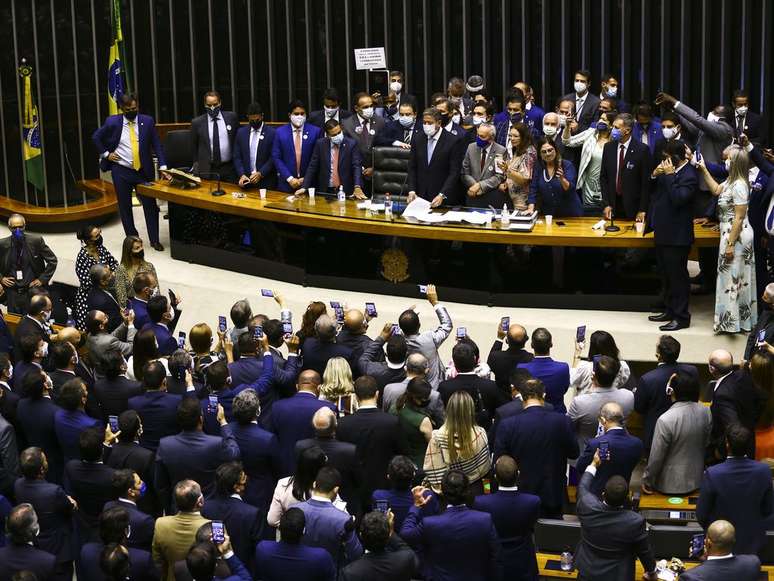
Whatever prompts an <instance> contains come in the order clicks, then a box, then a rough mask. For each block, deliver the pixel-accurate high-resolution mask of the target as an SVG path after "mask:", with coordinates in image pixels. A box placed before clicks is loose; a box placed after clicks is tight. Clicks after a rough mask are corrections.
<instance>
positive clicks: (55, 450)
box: [17, 397, 64, 483]
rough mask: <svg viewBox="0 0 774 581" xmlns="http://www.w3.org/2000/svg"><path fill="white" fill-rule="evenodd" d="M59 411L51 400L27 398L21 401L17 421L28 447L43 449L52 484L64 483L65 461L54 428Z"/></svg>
mask: <svg viewBox="0 0 774 581" xmlns="http://www.w3.org/2000/svg"><path fill="white" fill-rule="evenodd" d="M58 409H59V406H57V405H56V404H55V403H54V402H53V401H52V400H51V399H49V398H45V397H44V398H41V399H30V398H27V397H25V398H22V399H21V400H19V407H18V408H17V419H18V422H19V426H20V427H21V430H22V432H23V433H24V439H25V441H26V442H27V445H28V446H37V447H38V448H43V451H44V452H45V453H46V458H48V477H49V479H50V480H51V481H52V482H57V483H60V482H62V471H63V470H64V460H63V459H62V449H61V447H60V445H59V438H58V437H57V433H56V429H55V428H54V417H55V416H56V412H57V410H58Z"/></svg>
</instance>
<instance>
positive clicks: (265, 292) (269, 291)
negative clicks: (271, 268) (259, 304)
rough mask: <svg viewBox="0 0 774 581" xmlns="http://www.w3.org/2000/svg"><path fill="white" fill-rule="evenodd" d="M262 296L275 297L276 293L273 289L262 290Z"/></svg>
mask: <svg viewBox="0 0 774 581" xmlns="http://www.w3.org/2000/svg"><path fill="white" fill-rule="evenodd" d="M261 296H262V297H273V296H274V292H273V291H272V290H271V289H268V288H262V289H261Z"/></svg>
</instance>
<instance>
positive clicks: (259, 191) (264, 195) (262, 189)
mask: <svg viewBox="0 0 774 581" xmlns="http://www.w3.org/2000/svg"><path fill="white" fill-rule="evenodd" d="M258 193H259V194H260V195H261V199H262V200H265V199H266V188H261V189H260V190H258Z"/></svg>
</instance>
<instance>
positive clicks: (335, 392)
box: [320, 357, 357, 416]
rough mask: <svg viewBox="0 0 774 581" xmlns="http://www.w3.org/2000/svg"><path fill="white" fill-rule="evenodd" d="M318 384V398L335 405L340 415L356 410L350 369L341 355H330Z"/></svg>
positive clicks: (352, 412)
mask: <svg viewBox="0 0 774 581" xmlns="http://www.w3.org/2000/svg"><path fill="white" fill-rule="evenodd" d="M322 379H323V381H322V383H321V384H320V399H322V400H325V401H329V402H331V403H332V404H334V405H335V406H336V408H337V409H338V410H339V414H340V415H342V416H343V415H349V414H354V413H355V412H356V411H357V401H356V400H355V397H354V393H355V384H354V383H353V382H352V369H351V368H350V367H349V363H348V362H347V360H346V359H344V358H343V357H331V358H330V359H329V360H328V364H327V365H326V366H325V371H324V372H323V378H322Z"/></svg>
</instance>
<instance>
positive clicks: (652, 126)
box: [619, 110, 664, 156]
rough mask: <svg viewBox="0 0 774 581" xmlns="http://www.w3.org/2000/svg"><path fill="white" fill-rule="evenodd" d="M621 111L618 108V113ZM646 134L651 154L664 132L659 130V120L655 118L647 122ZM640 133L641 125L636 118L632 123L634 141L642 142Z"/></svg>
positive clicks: (641, 130) (641, 131) (641, 132)
mask: <svg viewBox="0 0 774 581" xmlns="http://www.w3.org/2000/svg"><path fill="white" fill-rule="evenodd" d="M622 112H623V111H620V110H619V113H622ZM646 132H647V134H648V149H649V150H650V155H651V156H652V155H653V152H654V151H655V150H656V143H657V142H658V141H659V140H660V139H663V138H664V134H663V133H662V132H661V122H660V121H658V120H657V119H651V120H650V123H648V128H647V130H646ZM642 134H643V127H642V126H641V125H640V124H639V123H637V121H636V119H635V121H634V125H632V139H634V140H635V141H639V142H640V143H642Z"/></svg>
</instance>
